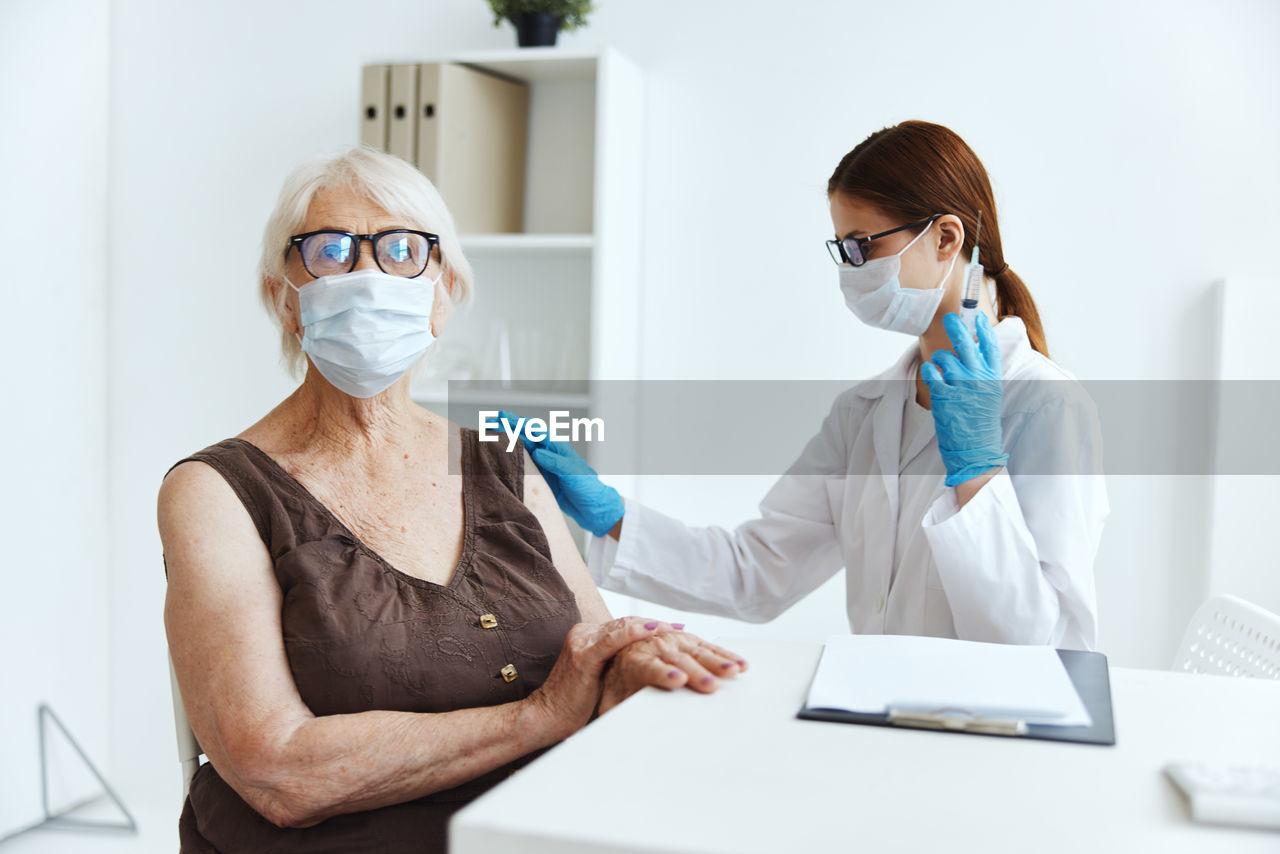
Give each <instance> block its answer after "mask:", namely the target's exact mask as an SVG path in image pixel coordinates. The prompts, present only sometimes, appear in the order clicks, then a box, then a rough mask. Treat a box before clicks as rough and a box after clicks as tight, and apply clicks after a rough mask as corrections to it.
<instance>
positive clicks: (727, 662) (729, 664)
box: [720, 661, 733, 667]
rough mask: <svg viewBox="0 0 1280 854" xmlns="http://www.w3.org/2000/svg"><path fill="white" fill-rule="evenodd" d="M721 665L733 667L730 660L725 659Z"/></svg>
mask: <svg viewBox="0 0 1280 854" xmlns="http://www.w3.org/2000/svg"><path fill="white" fill-rule="evenodd" d="M720 666H721V667H733V662H732V661H726V662H724V663H722V664H721V665H720Z"/></svg>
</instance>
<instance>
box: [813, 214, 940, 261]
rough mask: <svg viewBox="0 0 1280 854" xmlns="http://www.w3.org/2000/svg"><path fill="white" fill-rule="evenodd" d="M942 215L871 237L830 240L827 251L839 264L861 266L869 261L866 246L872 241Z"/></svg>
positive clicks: (928, 221) (918, 225)
mask: <svg viewBox="0 0 1280 854" xmlns="http://www.w3.org/2000/svg"><path fill="white" fill-rule="evenodd" d="M940 216H942V214H934V215H933V216H931V217H927V218H926V219H922V220H920V221H919V222H909V223H907V224H906V225H900V226H898V227H897V228H891V229H889V230H888V231H882V232H880V233H879V234H873V235H871V236H870V237H842V238H840V239H839V240H828V241H827V251H828V252H830V253H831V260H832V261H835V262H836V263H837V264H852V265H853V266H855V267H861V266H862V265H863V264H865V263H867V254H866V247H867V244H868V243H870V242H871V241H873V240H879V239H880V238H882V237H888V236H889V235H890V234H897V233H898V232H899V231H906V230H907V229H908V228H919V227H920V226H922V225H928V224H929V223H931V222H933V221H934V220H935V219H937V218H938V217H940Z"/></svg>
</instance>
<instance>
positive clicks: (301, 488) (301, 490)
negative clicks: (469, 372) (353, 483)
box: [227, 427, 475, 591]
mask: <svg viewBox="0 0 1280 854" xmlns="http://www.w3.org/2000/svg"><path fill="white" fill-rule="evenodd" d="M458 434H459V436H460V437H461V439H462V453H461V455H460V459H459V472H460V474H461V476H462V552H461V554H459V555H458V562H457V564H456V565H455V566H454V567H453V572H452V574H451V575H450V576H449V580H448V581H447V582H446V583H444V584H440V583H439V582H435V581H429V580H427V579H425V578H419V577H418V576H416V575H411V574H410V573H407V572H405V571H403V570H401V569H397V568H396V566H395V565H394V564H392V563H391V561H389V560H387V559H386V558H385V557H383V556H382V555H381V554H379V553H378V552H377V551H376V550H375V549H374V548H373V547H372V546H370V545H369V544H368V543H366V542H365V541H364V540H363V539H361V538H360V537H359V536H358V535H357V534H356V532H355V531H353V530H351V528H350V526H348V525H347V523H346V522H344V521H343V520H342V518H341V517H339V516H338V514H337V513H334V512H333V511H332V510H330V509H329V506H328V505H327V504H325V503H324V502H323V501H321V500H320V499H319V498H317V497H316V495H315V493H313V492H312V491H311V490H310V489H308V488H307V486H306V484H304V483H303V482H302V481H300V480H298V479H297V478H296V477H294V476H293V474H292V473H291V472H290V471H289V470H288V469H286V468H285V467H284V466H282V465H281V464H280V463H279V462H278V461H277V460H276V458H275V457H273V456H271V455H270V454H268V453H267V452H266V451H264V450H262V449H261V448H259V447H258V446H257V445H255V444H253V443H252V442H250V441H249V440H248V439H241V438H239V437H233V438H231V439H229V440H227V441H230V442H235V443H237V444H241V445H244V446H245V448H247V449H248V450H249V451H250V453H252V454H253V455H255V456H257V457H259V458H261V459H262V460H263V461H264V462H265V463H266V464H267V465H268V466H269V467H270V468H271V469H272V470H274V471H276V472H278V473H280V474H281V475H282V476H283V477H284V479H285V482H287V483H288V484H290V485H291V486H292V487H293V488H294V489H295V490H297V492H298V494H299V495H300V496H301V497H302V499H303V500H304V501H307V502H310V503H311V504H314V505H315V506H316V507H317V508H318V509H319V510H320V511H321V512H322V513H323V514H324V515H325V517H327V518H328V519H329V520H330V521H331V522H333V524H334V525H335V526H337V527H338V529H339V530H341V531H342V533H343V534H344V535H345V536H347V537H349V538H350V539H351V542H352V543H354V544H355V546H356V548H358V549H360V551H362V552H364V553H365V554H366V555H368V556H369V558H371V559H372V560H373V561H375V562H376V563H378V564H380V565H381V566H382V567H383V568H385V569H386V570H387V571H388V572H390V573H391V574H393V575H395V576H396V577H397V578H399V579H401V580H402V581H405V582H406V583H409V584H413V585H415V586H418V587H427V588H439V589H444V590H449V591H454V590H456V588H457V586H458V583H459V582H460V581H461V580H462V577H463V576H464V575H465V574H466V573H467V571H468V570H469V569H470V568H471V559H472V556H473V555H474V554H475V525H474V518H473V517H474V513H473V510H472V496H471V480H472V479H471V478H469V477H468V476H467V475H468V469H469V467H470V465H469V460H468V459H467V458H468V457H469V456H470V454H471V450H472V449H471V441H470V439H471V437H470V435H468V431H467V430H466V429H464V428H462V427H459V428H458Z"/></svg>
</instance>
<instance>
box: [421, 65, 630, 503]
mask: <svg viewBox="0 0 1280 854" xmlns="http://www.w3.org/2000/svg"><path fill="white" fill-rule="evenodd" d="M411 61H412V62H454V63H461V64H464V65H468V66H471V67H474V68H477V69H480V70H484V71H487V72H490V73H494V74H499V75H502V76H504V77H507V78H510V79H513V80H518V81H521V82H523V83H526V84H527V85H528V86H529V95H530V98H529V134H528V148H527V161H526V175H527V177H526V181H525V209H524V231H523V232H521V233H517V234H462V235H460V237H461V243H462V249H463V252H464V253H465V254H466V256H467V259H468V260H469V261H470V263H471V266H472V268H473V270H474V272H475V301H474V304H473V305H472V306H471V307H470V309H469V310H467V311H465V312H455V314H454V316H453V318H452V319H451V320H450V322H449V326H448V328H447V329H446V330H445V333H444V335H443V336H442V337H441V339H440V341H439V342H438V344H437V352H436V353H435V354H434V357H428V359H427V362H426V363H424V365H423V366H422V367H421V368H420V369H419V371H418V373H417V375H416V376H415V379H414V397H415V399H417V400H418V401H419V402H420V403H422V404H423V405H424V406H426V407H428V408H430V409H432V410H434V411H436V412H439V413H441V414H444V415H447V416H448V417H450V418H452V419H453V420H454V421H456V422H459V423H461V424H463V425H464V426H468V427H475V426H476V424H475V412H477V411H478V410H480V409H498V408H502V409H509V410H512V411H515V412H518V413H519V414H522V415H528V416H537V417H543V418H545V417H547V414H548V412H549V411H551V410H553V409H557V410H561V409H568V410H570V411H571V413H572V414H573V415H574V416H579V415H585V414H590V415H592V416H593V417H595V416H601V417H605V418H606V424H607V421H608V418H609V417H610V415H611V414H615V413H616V415H615V417H618V418H630V417H631V409H630V407H632V406H633V403H634V402H633V401H630V400H620V399H618V398H619V397H629V396H630V395H627V394H626V393H625V392H620V391H618V390H616V389H613V388H612V387H611V386H610V385H609V384H608V383H601V382H599V381H601V380H635V379H638V377H639V330H638V323H637V317H638V315H639V308H640V296H639V264H640V243H641V241H640V210H641V202H642V195H641V194H642V189H643V181H642V177H641V169H642V165H643V161H642V157H641V155H642V143H643V138H644V133H643V131H644V127H643V116H644V90H643V79H642V76H641V73H640V70H639V69H638V68H637V66H635V65H634V64H633V63H632V62H630V61H629V60H627V59H626V58H625V57H623V56H622V55H621V54H619V53H618V52H617V51H615V50H612V49H609V48H605V49H600V50H593V51H569V50H563V49H560V48H554V47H552V48H520V49H515V50H503V51H492V52H484V53H466V54H459V55H454V56H437V57H426V58H417V59H413V60H411ZM449 201H450V200H449V199H448V198H446V199H445V202H446V203H448V202H449ZM504 338H505V341H506V344H505V347H504V345H503V344H502V343H501V342H502V340H503V339H504ZM504 349H505V353H506V356H507V357H506V358H505V359H503V358H499V357H500V355H501V354H502V353H503V351H504ZM504 363H505V364H507V365H508V366H509V367H508V369H506V370H503V369H502V367H501V366H502V364H504ZM468 380H470V381H476V385H475V386H474V387H471V388H467V387H466V385H465V382H466V381H468ZM504 380H510V381H511V382H510V383H509V387H505V388H504V387H499V386H500V385H501V384H502V383H503V381H504ZM450 381H452V383H450ZM621 445H622V443H618V442H612V443H608V444H605V445H592V446H588V447H585V448H580V450H582V451H584V452H585V453H586V455H587V458H588V459H589V460H590V461H591V463H592V464H593V465H595V466H596V467H597V468H599V469H601V470H603V471H607V472H609V477H608V481H609V483H610V484H611V485H613V486H615V487H616V488H618V489H619V490H621V491H623V492H624V493H626V492H629V491H630V490H631V487H632V486H633V484H634V477H633V476H632V474H631V473H633V472H634V470H635V467H634V461H635V457H636V448H635V447H633V446H631V447H623V446H621ZM619 472H625V473H626V474H617V473H619Z"/></svg>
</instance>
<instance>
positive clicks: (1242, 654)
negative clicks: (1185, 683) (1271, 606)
mask: <svg viewBox="0 0 1280 854" xmlns="http://www.w3.org/2000/svg"><path fill="white" fill-rule="evenodd" d="M1173 669H1174V670H1182V671H1186V672H1188V673H1214V674H1218V675H1224V676H1254V677H1260V678H1263V679H1280V617H1278V616H1276V615H1275V614H1273V613H1271V612H1270V611H1268V610H1266V609H1264V608H1259V607H1258V606H1257V605H1254V604H1253V603H1251V602H1246V601H1245V600H1244V599H1241V598H1239V597H1238V596H1214V597H1213V598H1211V599H1209V601H1207V602H1205V603H1204V604H1203V605H1201V606H1200V608H1199V610H1197V611H1196V612H1195V614H1194V615H1193V616H1192V617H1191V623H1190V624H1189V625H1188V626H1187V632H1186V634H1185V635H1183V637H1182V646H1181V647H1180V648H1179V649H1178V654H1177V656H1175V657H1174V659H1173Z"/></svg>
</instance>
